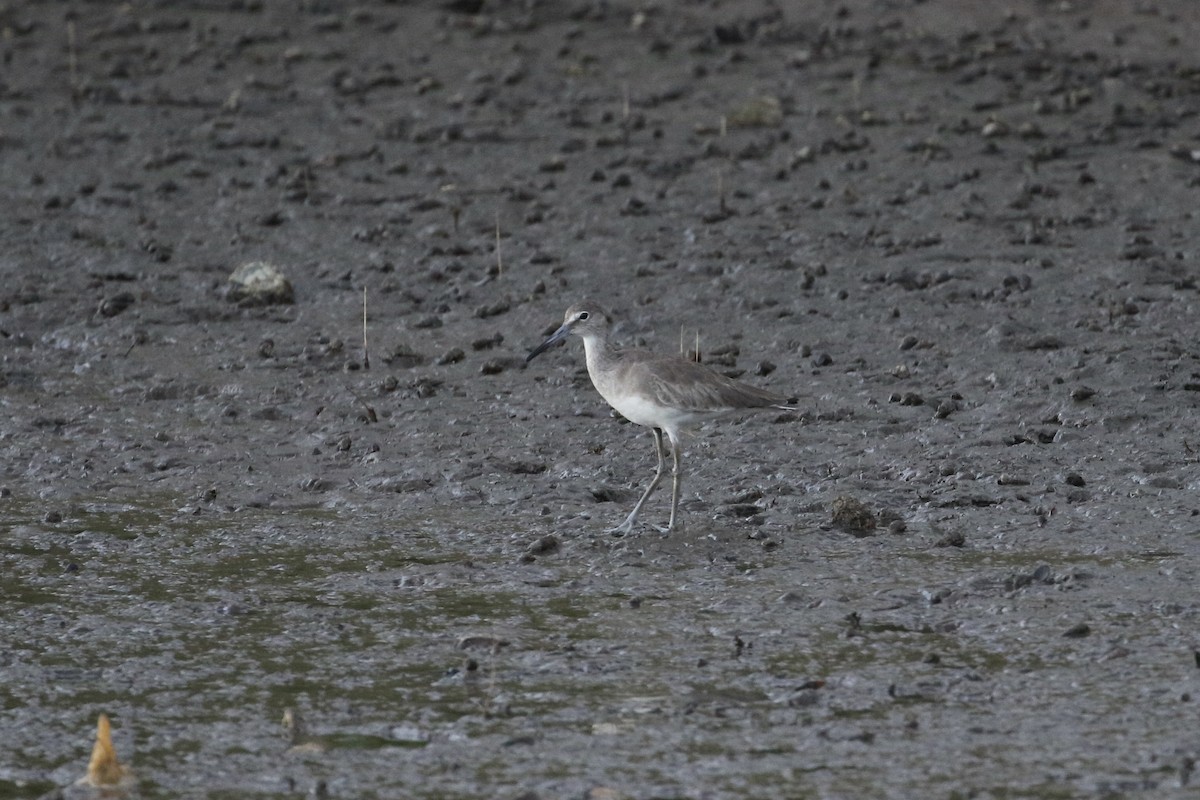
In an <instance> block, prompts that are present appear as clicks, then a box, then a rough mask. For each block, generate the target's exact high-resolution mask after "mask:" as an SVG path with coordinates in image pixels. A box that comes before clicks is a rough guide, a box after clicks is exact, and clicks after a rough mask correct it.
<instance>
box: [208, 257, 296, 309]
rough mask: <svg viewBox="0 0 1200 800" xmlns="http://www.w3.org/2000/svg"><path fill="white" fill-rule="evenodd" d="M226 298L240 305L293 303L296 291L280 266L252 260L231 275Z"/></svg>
mask: <svg viewBox="0 0 1200 800" xmlns="http://www.w3.org/2000/svg"><path fill="white" fill-rule="evenodd" d="M225 299H226V300H228V301H229V302H231V303H237V304H238V305H240V306H269V305H278V304H291V303H294V302H295V292H294V291H293V290H292V284H291V282H290V281H289V280H288V279H287V278H286V277H285V276H284V274H283V273H282V272H281V271H280V270H279V268H278V267H275V266H273V265H271V264H268V263H267V262H265V261H250V262H248V263H246V264H242V265H241V266H240V267H238V268H237V269H235V270H234V271H233V274H232V275H230V276H229V284H228V286H227V287H226V290H225Z"/></svg>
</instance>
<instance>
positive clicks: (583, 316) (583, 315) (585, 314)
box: [576, 311, 590, 322]
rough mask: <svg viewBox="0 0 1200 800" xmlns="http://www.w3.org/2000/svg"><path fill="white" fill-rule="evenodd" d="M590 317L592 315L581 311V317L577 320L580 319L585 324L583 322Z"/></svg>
mask: <svg viewBox="0 0 1200 800" xmlns="http://www.w3.org/2000/svg"><path fill="white" fill-rule="evenodd" d="M589 316H590V315H589V314H588V312H586V311H580V312H579V316H578V317H576V319H578V320H579V321H580V322H583V321H584V320H585V319H587V318H588V317H589Z"/></svg>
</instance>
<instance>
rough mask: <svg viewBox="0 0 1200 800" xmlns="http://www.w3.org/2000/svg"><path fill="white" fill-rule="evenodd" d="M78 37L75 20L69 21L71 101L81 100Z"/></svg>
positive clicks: (68, 59)
mask: <svg viewBox="0 0 1200 800" xmlns="http://www.w3.org/2000/svg"><path fill="white" fill-rule="evenodd" d="M77 42H78V37H77V36H76V32H75V20H73V19H69V20H67V73H68V75H69V80H70V81H71V99H72V100H78V99H79V55H78V50H77Z"/></svg>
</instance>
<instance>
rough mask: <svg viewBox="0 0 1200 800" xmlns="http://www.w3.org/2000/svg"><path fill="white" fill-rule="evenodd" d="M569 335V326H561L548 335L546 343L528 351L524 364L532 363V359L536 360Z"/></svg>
mask: <svg viewBox="0 0 1200 800" xmlns="http://www.w3.org/2000/svg"><path fill="white" fill-rule="evenodd" d="M570 333H571V326H570V325H563V326H562V327H561V328H559V329H558V330H556V331H555V332H554V333H552V334H550V338H549V339H547V340H546V341H544V342H542V343H541V344H539V345H538V346H537V347H535V348H533V349H532V350H530V351H529V355H527V356H525V363H526V364H528V363H529V362H530V361H533V359H535V358H537V357H538V356H539V355H541V354H542V353H544V352H546V351H547V350H548V349H550V348H551V347H553V346H554V345H556V344H558V343H559V342H561V341H562V340H563V339H565V338H567V336H569V335H570Z"/></svg>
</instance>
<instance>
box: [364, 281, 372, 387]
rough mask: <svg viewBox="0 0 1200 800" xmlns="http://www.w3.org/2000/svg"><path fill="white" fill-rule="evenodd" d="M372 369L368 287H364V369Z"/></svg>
mask: <svg viewBox="0 0 1200 800" xmlns="http://www.w3.org/2000/svg"><path fill="white" fill-rule="evenodd" d="M370 368H371V350H370V348H368V347H367V287H365V286H364V287H363V369H365V370H366V369H370Z"/></svg>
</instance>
